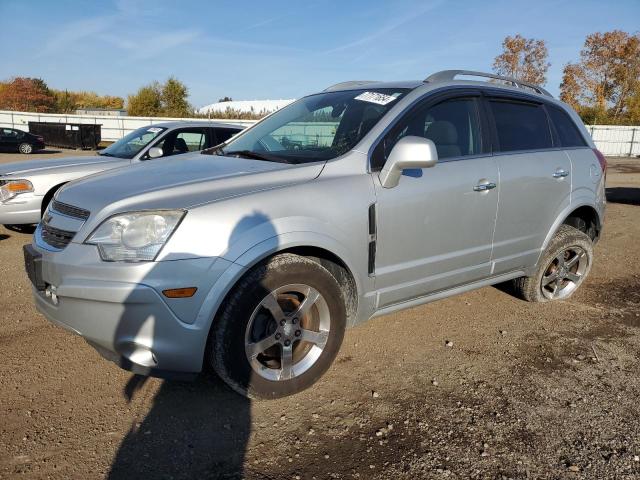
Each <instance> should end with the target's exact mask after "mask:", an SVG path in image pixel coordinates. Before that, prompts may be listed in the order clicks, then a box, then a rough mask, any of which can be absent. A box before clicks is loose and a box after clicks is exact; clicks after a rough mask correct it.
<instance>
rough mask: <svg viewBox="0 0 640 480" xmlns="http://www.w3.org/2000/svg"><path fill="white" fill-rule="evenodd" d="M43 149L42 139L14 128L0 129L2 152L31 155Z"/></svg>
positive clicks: (0, 147)
mask: <svg viewBox="0 0 640 480" xmlns="http://www.w3.org/2000/svg"><path fill="white" fill-rule="evenodd" d="M43 148H44V138H42V137H41V136H40V135H33V134H32V133H29V132H23V131H22V130H17V129H15V128H0V149H2V150H3V151H10V152H20V153H32V152H35V151H36V150H42V149H43Z"/></svg>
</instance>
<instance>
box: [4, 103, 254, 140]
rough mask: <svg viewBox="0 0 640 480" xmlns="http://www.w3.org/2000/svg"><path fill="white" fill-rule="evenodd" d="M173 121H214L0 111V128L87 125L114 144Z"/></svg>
mask: <svg viewBox="0 0 640 480" xmlns="http://www.w3.org/2000/svg"><path fill="white" fill-rule="evenodd" d="M175 120H190V121H203V122H207V121H211V120H213V121H215V119H211V120H209V119H206V118H193V119H185V118H168V117H112V116H104V115H103V116H98V115H66V114H57V113H28V112H12V111H7V110H0V128H2V127H9V128H17V129H19V130H24V131H26V132H28V131H29V122H54V123H89V124H92V125H102V127H101V130H102V140H103V141H105V142H114V141H116V140H119V139H121V138H122V137H124V136H125V135H126V134H128V133H129V132H131V131H133V130H135V129H136V128H140V127H144V126H145V125H151V124H154V123H161V122H170V121H175ZM219 121H220V122H225V123H233V124H236V125H245V126H249V125H253V124H254V123H255V120H219Z"/></svg>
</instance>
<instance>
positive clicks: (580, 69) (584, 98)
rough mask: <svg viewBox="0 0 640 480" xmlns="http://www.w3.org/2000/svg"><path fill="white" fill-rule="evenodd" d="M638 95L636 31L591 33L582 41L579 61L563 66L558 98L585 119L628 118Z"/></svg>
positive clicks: (639, 50) (639, 70) (639, 54)
mask: <svg viewBox="0 0 640 480" xmlns="http://www.w3.org/2000/svg"><path fill="white" fill-rule="evenodd" d="M638 95H640V34H637V33H636V34H634V35H631V34H629V33H626V32H623V31H620V30H614V31H611V32H605V33H600V32H597V33H593V34H591V35H589V36H587V38H586V40H585V42H584V47H583V49H582V50H581V51H580V60H579V61H578V62H577V63H570V64H567V65H566V66H565V67H564V71H563V76H562V84H561V85H560V99H561V100H563V101H565V102H567V103H569V104H570V105H571V106H572V107H573V108H574V109H576V110H577V111H578V112H579V113H580V114H581V115H582V117H583V119H584V120H585V121H588V122H595V121H596V120H597V119H600V120H599V121H611V122H617V121H620V120H621V119H623V118H629V116H630V114H631V112H632V111H633V112H635V110H636V108H637V107H635V105H636V103H635V101H636V100H635V99H636V98H637V97H638ZM637 120H638V119H637ZM637 120H636V121H637Z"/></svg>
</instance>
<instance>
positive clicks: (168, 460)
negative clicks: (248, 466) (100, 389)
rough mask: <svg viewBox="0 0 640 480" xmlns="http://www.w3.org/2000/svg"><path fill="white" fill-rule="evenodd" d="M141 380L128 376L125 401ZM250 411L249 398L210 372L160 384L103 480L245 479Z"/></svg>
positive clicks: (137, 387)
mask: <svg viewBox="0 0 640 480" xmlns="http://www.w3.org/2000/svg"><path fill="white" fill-rule="evenodd" d="M145 379H146V377H140V376H137V375H132V377H131V379H130V380H129V382H128V383H127V385H126V386H125V389H124V394H125V397H127V396H129V397H128V399H131V398H133V395H135V392H136V391H137V390H138V389H140V388H141V386H142V385H143V384H144V382H145ZM250 410H251V408H250V401H249V400H248V399H246V398H244V397H242V396H240V395H238V394H237V393H235V392H233V391H232V390H231V389H230V388H229V387H227V386H226V385H225V384H224V383H223V382H222V381H221V380H219V379H218V378H217V377H215V376H214V375H213V374H203V375H201V376H200V377H199V378H198V379H197V380H196V381H194V382H178V381H164V383H163V384H162V386H161V387H160V390H159V391H158V393H157V394H156V396H155V398H154V399H153V404H152V407H151V409H150V411H149V413H148V414H147V415H146V417H145V419H144V420H143V421H142V422H141V423H139V424H136V423H134V424H133V425H132V426H131V428H130V430H129V432H128V433H127V435H126V436H125V438H124V440H123V441H122V443H121V444H120V448H119V449H118V452H117V454H116V456H115V458H114V460H113V462H112V465H111V471H110V472H109V474H108V475H107V478H108V479H118V480H120V479H130V478H173V479H180V478H185V479H187V478H224V479H229V480H231V479H241V478H244V473H243V472H244V470H243V464H244V457H245V449H246V444H247V442H248V440H249V435H250V431H251V411H250Z"/></svg>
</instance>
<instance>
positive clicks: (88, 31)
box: [0, 0, 640, 106]
mask: <svg viewBox="0 0 640 480" xmlns="http://www.w3.org/2000/svg"><path fill="white" fill-rule="evenodd" d="M639 19H640V0H628V1H625V0H619V1H614V0H609V1H608V2H604V1H599V2H596V1H589V0H586V1H562V0H555V1H547V0H536V1H531V0H529V1H522V2H521V1H518V0H499V1H491V0H485V1H465V0H458V1H446V0H421V1H420V0H388V1H373V0H370V1H347V0H342V1H334V0H306V1H305V0H302V1H295V2H294V1H291V0H287V1H284V0H270V1H253V0H244V1H237V0H236V1H214V0H212V1H196V0H181V1H179V2H177V1H172V2H169V1H163V0H129V1H127V0H103V1H98V0H95V1H79V0H55V1H52V0H46V1H45V0H40V1H37V0H23V1H15V0H0V45H2V48H0V79H6V78H9V77H13V76H33V77H42V78H43V79H44V80H45V81H46V82H47V83H48V84H49V85H50V86H51V87H54V88H58V89H64V88H67V89H70V90H80V89H83V90H94V91H96V92H98V93H101V94H111V95H121V96H126V95H127V94H129V93H133V92H135V91H136V90H137V89H138V88H139V87H140V86H142V85H144V84H146V83H149V82H151V81H153V80H160V81H162V80H164V79H166V78H167V77H168V76H170V75H174V76H176V77H177V78H179V79H180V80H182V81H183V82H185V83H186V84H187V86H188V87H189V90H190V94H191V97H190V100H191V102H192V103H193V104H194V105H195V106H202V105H204V104H207V103H211V102H214V101H216V100H217V99H218V98H220V97H223V96H225V95H228V96H231V97H233V98H234V99H236V100H248V99H264V98H295V97H300V96H302V95H304V94H307V93H312V92H314V91H317V90H319V89H322V88H324V87H326V86H328V85H330V84H332V83H336V82H340V81H344V80H353V79H367V80H368V79H375V80H393V79H422V78H424V77H426V76H427V75H428V74H429V73H432V72H434V71H437V70H442V69H448V68H465V69H474V70H490V68H491V64H492V62H493V58H494V57H495V55H496V54H497V53H499V51H500V44H501V42H502V39H503V38H504V37H505V36H506V35H513V34H515V33H521V34H522V35H524V36H526V37H535V38H541V39H544V40H546V41H547V44H548V47H549V53H550V61H551V63H552V66H551V69H550V71H549V75H548V83H547V87H548V89H549V90H550V91H551V92H552V93H553V94H557V93H558V86H559V84H560V80H561V76H562V67H563V65H564V64H566V63H567V62H569V61H574V60H575V59H577V58H578V54H579V51H580V49H581V47H582V44H583V42H584V38H585V36H586V35H587V34H589V33H592V32H594V31H607V30H613V29H622V30H625V31H628V32H635V31H637V30H638V29H640V22H639V21H638V20H639Z"/></svg>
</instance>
